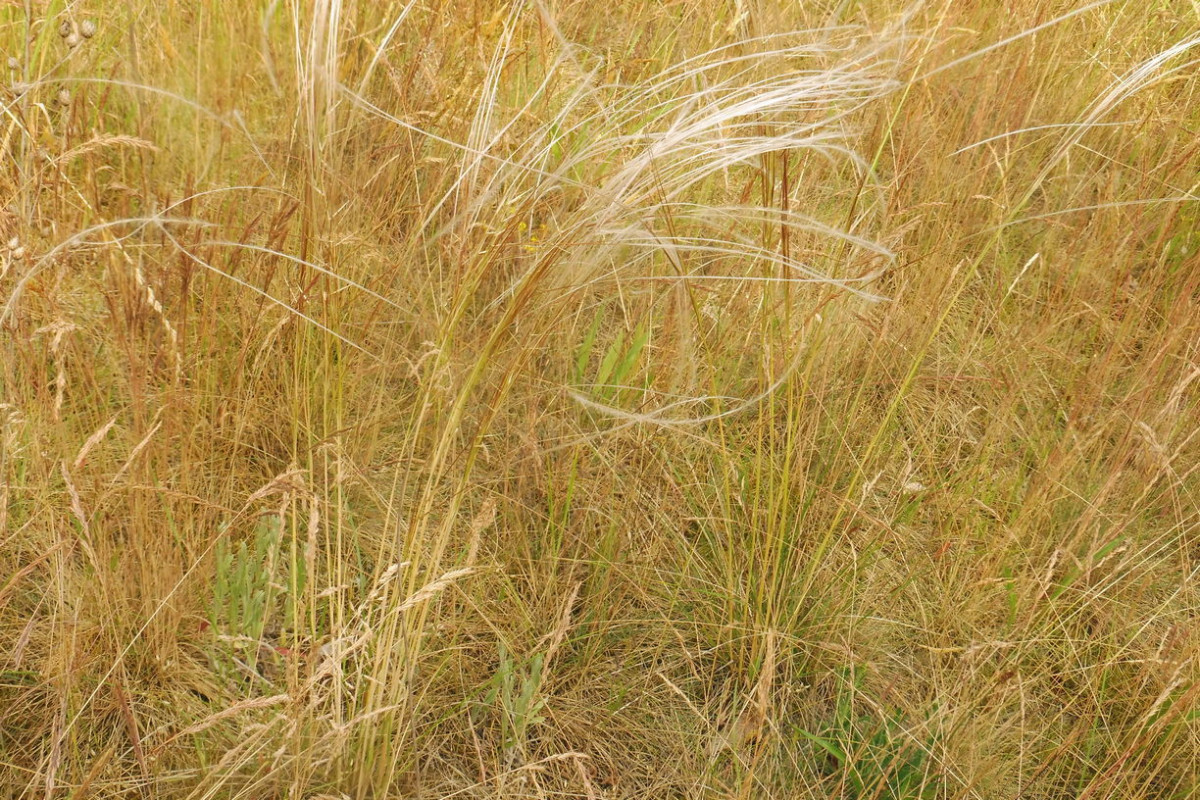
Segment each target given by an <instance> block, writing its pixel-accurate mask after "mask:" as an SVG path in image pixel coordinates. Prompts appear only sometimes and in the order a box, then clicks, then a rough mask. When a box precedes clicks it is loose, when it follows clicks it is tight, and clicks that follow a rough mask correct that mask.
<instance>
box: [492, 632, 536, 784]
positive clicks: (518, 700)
mask: <svg viewBox="0 0 1200 800" xmlns="http://www.w3.org/2000/svg"><path fill="white" fill-rule="evenodd" d="M499 662H500V663H499V667H498V669H497V670H496V674H495V676H493V678H492V683H491V687H490V688H489V689H488V692H487V694H486V695H485V696H484V704H485V705H486V706H488V707H490V708H492V709H494V710H495V712H496V717H497V718H498V720H499V725H500V740H501V743H502V744H501V747H502V753H503V756H504V762H505V763H506V764H511V763H512V762H513V761H514V760H515V759H516V757H517V756H518V755H519V754H520V753H522V752H523V751H524V749H525V744H526V739H527V737H528V735H529V730H530V729H531V728H533V727H535V726H537V725H540V724H541V723H543V722H545V717H543V716H542V713H541V712H542V711H543V710H544V709H545V707H546V699H545V698H544V697H542V696H541V694H540V692H541V686H542V667H543V666H544V665H545V655H544V654H543V653H537V654H535V655H533V656H530V657H529V658H526V659H523V660H522V661H521V662H520V663H518V661H517V660H516V659H514V658H513V656H512V654H511V653H509V651H508V648H506V647H505V646H504V645H503V644H501V645H500V651H499Z"/></svg>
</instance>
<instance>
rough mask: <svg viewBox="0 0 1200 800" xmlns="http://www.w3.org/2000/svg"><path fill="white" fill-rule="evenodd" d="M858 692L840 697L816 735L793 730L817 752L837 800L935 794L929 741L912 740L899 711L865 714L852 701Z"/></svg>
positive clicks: (903, 799)
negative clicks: (836, 791) (834, 785)
mask: <svg viewBox="0 0 1200 800" xmlns="http://www.w3.org/2000/svg"><path fill="white" fill-rule="evenodd" d="M856 693H858V690H857V689H856V688H853V689H852V688H851V687H846V688H844V689H843V690H842V691H841V692H840V693H839V696H838V700H837V705H836V708H835V710H834V714H833V716H832V718H831V719H830V720H829V721H828V722H827V724H826V725H825V726H824V727H822V728H821V729H820V730H819V731H818V732H816V733H813V732H810V731H805V730H797V734H799V735H800V736H801V737H802V738H803V739H806V740H807V741H808V742H810V743H811V744H813V745H815V746H816V748H817V751H818V753H817V755H818V761H819V764H820V771H821V772H822V774H823V775H825V776H826V777H827V778H828V779H830V780H834V781H837V782H838V783H839V785H840V789H841V792H842V794H841V796H842V797H846V798H863V800H866V798H879V799H880V800H884V799H886V800H924V799H925V798H931V797H934V796H935V795H936V792H937V787H938V780H937V776H936V772H935V770H934V768H933V766H932V765H931V764H930V761H929V753H930V750H931V746H932V744H933V742H929V741H926V742H922V741H920V740H918V739H915V738H914V737H913V736H912V734H911V733H910V732H909V731H908V730H907V727H908V726H907V725H906V722H907V720H906V718H905V716H904V715H903V714H901V713H900V712H898V711H880V710H877V709H874V704H872V709H873V710H870V711H864V709H863V708H862V706H861V704H860V705H858V706H856V704H855V703H854V701H853V698H854V695H855V694H856Z"/></svg>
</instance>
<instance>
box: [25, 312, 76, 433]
mask: <svg viewBox="0 0 1200 800" xmlns="http://www.w3.org/2000/svg"><path fill="white" fill-rule="evenodd" d="M77 328H78V326H77V325H75V323H73V322H67V321H65V320H57V321H55V322H52V323H50V324H49V325H46V326H44V327H41V328H38V329H37V330H36V331H34V332H33V335H34V336H40V335H42V334H45V333H48V334H50V358H51V360H52V361H53V362H54V369H55V375H54V421H55V422H59V421H61V420H62V407H63V401H64V399H65V398H66V393H67V371H66V369H65V368H64V367H63V362H62V344H63V339H65V338H66V336H67V334H69V333H73V332H74V331H75V330H76V329H77Z"/></svg>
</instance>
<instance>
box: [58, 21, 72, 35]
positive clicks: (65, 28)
mask: <svg viewBox="0 0 1200 800" xmlns="http://www.w3.org/2000/svg"><path fill="white" fill-rule="evenodd" d="M73 28H74V26H73V25H71V21H70V20H69V19H64V20H63V21H62V22H60V23H58V35H59V36H61V37H62V38H64V39H65V38H67V37H68V36H70V35H71V31H72V29H73Z"/></svg>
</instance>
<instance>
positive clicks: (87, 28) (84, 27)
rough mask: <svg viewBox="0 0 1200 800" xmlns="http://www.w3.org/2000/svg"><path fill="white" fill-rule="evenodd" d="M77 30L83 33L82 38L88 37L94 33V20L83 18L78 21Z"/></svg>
mask: <svg viewBox="0 0 1200 800" xmlns="http://www.w3.org/2000/svg"><path fill="white" fill-rule="evenodd" d="M79 32H80V33H82V34H83V38H85V39H90V38H92V37H93V36H95V35H96V21H95V20H92V19H85V20H84V21H83V22H81V23H79Z"/></svg>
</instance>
